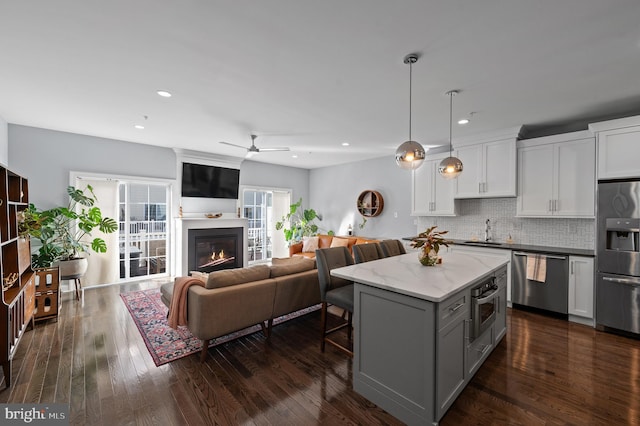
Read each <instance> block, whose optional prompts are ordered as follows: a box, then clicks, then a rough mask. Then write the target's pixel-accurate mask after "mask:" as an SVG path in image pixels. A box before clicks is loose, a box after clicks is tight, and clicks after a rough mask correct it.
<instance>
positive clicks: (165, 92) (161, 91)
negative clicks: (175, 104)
mask: <svg viewBox="0 0 640 426" xmlns="http://www.w3.org/2000/svg"><path fill="white" fill-rule="evenodd" d="M156 93H157V94H158V95H160V96H162V97H163V98H170V97H171V93H169V92H167V91H166V90H158V91H157V92H156Z"/></svg>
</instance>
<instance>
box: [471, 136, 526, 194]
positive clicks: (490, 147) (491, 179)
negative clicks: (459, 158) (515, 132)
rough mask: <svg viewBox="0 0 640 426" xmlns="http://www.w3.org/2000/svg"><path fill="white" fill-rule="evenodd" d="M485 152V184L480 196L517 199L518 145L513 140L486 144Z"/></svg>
mask: <svg viewBox="0 0 640 426" xmlns="http://www.w3.org/2000/svg"><path fill="white" fill-rule="evenodd" d="M483 150H484V161H483V167H484V184H483V185H482V186H481V190H482V193H481V194H480V195H481V196H484V197H515V196H516V144H515V143H514V142H513V140H510V141H499V142H489V143H486V144H484V146H483ZM463 164H464V163H463ZM463 173H464V171H463Z"/></svg>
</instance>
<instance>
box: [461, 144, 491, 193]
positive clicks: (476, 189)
mask: <svg viewBox="0 0 640 426" xmlns="http://www.w3.org/2000/svg"><path fill="white" fill-rule="evenodd" d="M482 150H483V147H482V144H478V145H468V146H463V147H460V148H459V149H457V155H458V158H459V159H460V161H462V166H463V170H462V173H460V175H459V176H458V177H457V178H456V179H455V180H456V198H478V197H480V196H481V194H480V189H481V187H482V184H483V182H484V175H483V166H482V161H483V159H482Z"/></svg>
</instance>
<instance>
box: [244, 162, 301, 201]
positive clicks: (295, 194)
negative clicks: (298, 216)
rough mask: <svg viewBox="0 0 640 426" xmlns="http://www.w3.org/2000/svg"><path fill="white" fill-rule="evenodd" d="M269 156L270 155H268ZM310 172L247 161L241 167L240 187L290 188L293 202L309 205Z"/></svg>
mask: <svg viewBox="0 0 640 426" xmlns="http://www.w3.org/2000/svg"><path fill="white" fill-rule="evenodd" d="M266 155H268V154H266ZM309 176H310V174H309V170H307V169H300V168H297V167H285V166H275V165H273V164H265V163H258V162H257V161H248V160H245V161H243V162H242V166H241V167H240V185H255V186H260V187H265V186H266V187H272V188H288V189H291V190H292V193H291V200H292V202H294V203H295V202H297V201H298V199H300V198H302V204H303V205H305V206H307V205H308V204H309Z"/></svg>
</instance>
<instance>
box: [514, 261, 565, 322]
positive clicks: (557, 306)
mask: <svg viewBox="0 0 640 426" xmlns="http://www.w3.org/2000/svg"><path fill="white" fill-rule="evenodd" d="M536 256H538V257H539V259H540V260H542V259H544V262H545V267H546V274H544V275H545V276H544V280H541V281H536V280H533V279H527V259H529V262H531V261H533V260H535V257H536ZM511 260H512V275H513V280H512V289H511V291H512V295H511V300H512V303H513V304H514V305H522V306H530V307H533V308H538V309H544V310H547V311H551V312H556V313H559V314H564V315H567V314H568V298H569V296H568V293H569V292H568V285H569V257H568V256H562V255H554V254H544V253H527V252H520V251H514V252H513V255H512V259H511ZM537 278H542V277H537Z"/></svg>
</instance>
